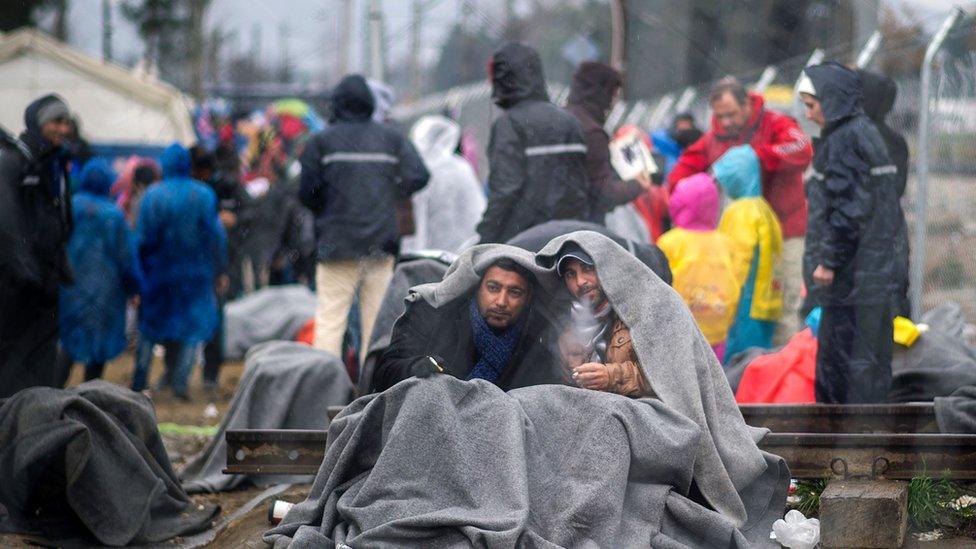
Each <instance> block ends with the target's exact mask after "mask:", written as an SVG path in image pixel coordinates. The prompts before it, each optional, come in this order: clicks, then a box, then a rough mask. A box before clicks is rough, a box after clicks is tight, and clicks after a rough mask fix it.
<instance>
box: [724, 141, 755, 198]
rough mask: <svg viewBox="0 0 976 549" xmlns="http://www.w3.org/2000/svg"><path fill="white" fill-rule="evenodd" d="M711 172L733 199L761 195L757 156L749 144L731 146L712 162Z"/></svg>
mask: <svg viewBox="0 0 976 549" xmlns="http://www.w3.org/2000/svg"><path fill="white" fill-rule="evenodd" d="M712 174H714V175H715V180H716V181H718V183H719V185H721V186H722V189H724V190H725V194H727V195H729V197H730V198H732V199H733V200H737V199H739V198H750V197H755V196H761V195H762V179H761V177H762V176H761V174H760V170H759V157H758V156H756V151H754V150H753V149H752V146H751V145H739V146H738V147H732V148H731V149H729V150H728V151H726V152H725V154H723V155H722V156H721V157H720V158H719V159H718V160H716V161H715V163H714V164H712Z"/></svg>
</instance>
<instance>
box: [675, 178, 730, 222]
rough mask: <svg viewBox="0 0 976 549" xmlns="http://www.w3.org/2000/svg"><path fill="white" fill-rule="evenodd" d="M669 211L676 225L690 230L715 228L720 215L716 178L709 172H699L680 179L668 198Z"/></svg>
mask: <svg viewBox="0 0 976 549" xmlns="http://www.w3.org/2000/svg"><path fill="white" fill-rule="evenodd" d="M668 212H669V213H670V214H671V221H672V222H673V223H674V226H675V227H680V228H682V229H688V230H690V231H712V230H715V227H717V226H718V215H719V194H718V187H716V186H715V180H714V179H712V176H710V175H708V174H707V173H698V174H695V175H692V176H691V177H686V178H684V179H682V180H681V181H679V182H678V184H677V186H675V188H674V191H673V192H672V193H671V197H670V198H669V199H668Z"/></svg>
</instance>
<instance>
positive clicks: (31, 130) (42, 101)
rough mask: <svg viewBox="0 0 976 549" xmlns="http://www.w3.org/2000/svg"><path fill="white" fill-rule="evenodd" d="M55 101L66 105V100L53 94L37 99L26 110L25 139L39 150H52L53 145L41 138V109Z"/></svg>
mask: <svg viewBox="0 0 976 549" xmlns="http://www.w3.org/2000/svg"><path fill="white" fill-rule="evenodd" d="M55 101H60V102H62V103H64V99H62V98H61V96H59V95H57V94H53V93H52V94H48V95H45V96H44V97H41V98H38V99H35V100H34V101H32V102H31V104H30V105H27V108H26V109H25V110H24V137H25V138H26V139H25V141H26V142H27V143H28V145H30V146H32V147H35V148H37V149H39V150H47V149H50V148H51V144H50V143H49V142H48V141H47V140H46V139H44V138H43V137H42V136H41V122H40V118H39V117H40V114H41V109H43V108H44V107H45V106H47V105H48V104H50V103H53V102H55Z"/></svg>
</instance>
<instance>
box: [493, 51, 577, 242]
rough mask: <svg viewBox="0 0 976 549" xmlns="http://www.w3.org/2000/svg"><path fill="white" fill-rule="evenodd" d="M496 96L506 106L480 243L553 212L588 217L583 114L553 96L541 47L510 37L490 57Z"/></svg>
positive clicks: (497, 129)
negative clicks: (555, 102)
mask: <svg viewBox="0 0 976 549" xmlns="http://www.w3.org/2000/svg"><path fill="white" fill-rule="evenodd" d="M491 75H492V97H493V98H494V100H495V103H496V104H497V105H498V106H499V107H501V108H502V109H505V113H504V114H503V115H502V116H500V117H499V118H498V120H496V121H495V123H494V125H493V126H492V128H491V138H490V141H489V143H488V162H489V166H490V173H489V176H488V206H487V209H486V210H485V214H484V217H483V218H482V220H481V223H480V224H479V225H478V229H477V230H478V235H479V236H480V237H481V242H482V243H489V242H505V241H506V240H508V239H509V238H511V237H513V236H515V235H516V234H518V233H520V232H522V231H524V230H525V229H528V228H530V227H533V226H535V225H539V224H541V223H545V222H546V221H549V220H552V219H584V220H585V219H588V217H589V213H590V210H589V204H588V190H587V189H588V187H589V183H588V182H587V177H586V145H585V143H584V142H583V130H582V128H581V126H580V123H579V121H577V120H576V118H575V117H573V116H572V115H571V114H569V113H567V112H566V111H564V110H562V109H560V108H559V107H557V106H555V105H553V104H552V103H551V102H549V96H548V94H547V93H546V85H545V77H544V75H543V72H542V61H541V60H540V59H539V54H538V53H536V51H535V50H533V49H532V48H530V47H528V46H525V45H523V44H517V43H512V44H508V45H506V46H505V47H503V48H502V49H501V50H499V51H498V52H496V53H495V54H494V56H493V57H492V62H491Z"/></svg>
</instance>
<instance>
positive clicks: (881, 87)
mask: <svg viewBox="0 0 976 549" xmlns="http://www.w3.org/2000/svg"><path fill="white" fill-rule="evenodd" d="M859 74H860V76H861V83H862V86H863V88H864V100H863V103H864V114H866V115H868V118H870V119H871V120H872V121H873V122H874V125H875V126H877V128H878V132H880V133H881V137H882V139H884V141H885V144H886V145H887V146H888V156H890V157H891V162H892V164H894V165H895V167H896V168H898V174H897V175H896V176H895V185H896V187H897V189H898V197H899V198H901V197H903V196H904V195H905V188H906V187H907V186H908V143H907V142H906V141H905V138H904V137H903V136H902V135H901V134H900V133H898V132H896V131H895V130H893V129H892V128H891V126H889V125H888V122H887V120H886V119H887V117H888V114H889V113H891V109H892V108H893V107H894V106H895V97H896V96H897V94H898V87H897V86H896V85H895V82H894V80H892V79H891V78H889V77H888V76H885V75H883V74H879V73H876V72H871V71H860V72H859ZM909 248H910V246H909V240H908V226H907V225H904V224H903V225H902V233H901V234H900V235H899V236H898V248H897V255H898V277H899V281H900V282H901V284H902V286H901V289H900V290H898V294H897V296H896V299H895V302H894V304H893V305H894V307H895V312H896V313H897V314H900V315H902V316H906V317H909V316H911V304H910V303H909V300H908V277H909V270H908V269H909V267H908V261H909V259H908V256H909Z"/></svg>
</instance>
